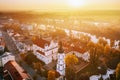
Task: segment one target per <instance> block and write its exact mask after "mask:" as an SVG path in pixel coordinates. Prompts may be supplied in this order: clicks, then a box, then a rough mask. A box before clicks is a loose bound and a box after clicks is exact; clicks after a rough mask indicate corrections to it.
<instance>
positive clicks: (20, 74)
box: [3, 61, 31, 80]
mask: <svg viewBox="0 0 120 80" xmlns="http://www.w3.org/2000/svg"><path fill="white" fill-rule="evenodd" d="M3 70H4V71H5V70H7V71H8V72H9V73H10V75H11V76H12V78H13V79H14V80H23V79H31V78H30V76H29V74H28V73H27V72H26V71H25V70H23V69H22V68H21V67H20V66H19V65H18V64H17V63H16V62H15V61H9V62H7V63H6V64H5V66H4V69H3Z"/></svg>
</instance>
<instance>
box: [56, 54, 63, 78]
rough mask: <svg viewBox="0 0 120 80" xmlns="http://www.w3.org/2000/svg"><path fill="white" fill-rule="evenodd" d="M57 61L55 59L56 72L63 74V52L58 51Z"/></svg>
mask: <svg viewBox="0 0 120 80" xmlns="http://www.w3.org/2000/svg"><path fill="white" fill-rule="evenodd" d="M57 57H58V61H57V72H59V73H60V75H62V76H65V61H64V58H65V54H64V53H58V56H57Z"/></svg>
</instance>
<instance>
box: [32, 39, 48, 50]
mask: <svg viewBox="0 0 120 80" xmlns="http://www.w3.org/2000/svg"><path fill="white" fill-rule="evenodd" d="M33 43H34V44H36V45H37V46H39V47H42V48H44V46H45V44H48V45H50V42H49V41H46V40H44V39H42V38H36V39H35V40H33Z"/></svg>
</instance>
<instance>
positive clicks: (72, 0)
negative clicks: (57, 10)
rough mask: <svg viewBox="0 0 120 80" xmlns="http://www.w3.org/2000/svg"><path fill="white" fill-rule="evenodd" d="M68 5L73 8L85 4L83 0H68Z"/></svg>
mask: <svg viewBox="0 0 120 80" xmlns="http://www.w3.org/2000/svg"><path fill="white" fill-rule="evenodd" d="M68 5H69V6H70V7H73V8H79V7H81V6H83V5H84V1H83V0H68Z"/></svg>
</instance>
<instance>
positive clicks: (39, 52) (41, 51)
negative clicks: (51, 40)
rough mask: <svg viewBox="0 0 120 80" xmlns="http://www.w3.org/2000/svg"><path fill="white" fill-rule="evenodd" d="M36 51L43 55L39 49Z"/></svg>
mask: <svg viewBox="0 0 120 80" xmlns="http://www.w3.org/2000/svg"><path fill="white" fill-rule="evenodd" d="M37 52H38V53H40V54H42V55H45V53H44V52H42V51H40V50H37Z"/></svg>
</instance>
